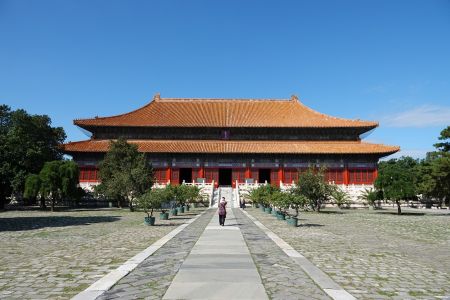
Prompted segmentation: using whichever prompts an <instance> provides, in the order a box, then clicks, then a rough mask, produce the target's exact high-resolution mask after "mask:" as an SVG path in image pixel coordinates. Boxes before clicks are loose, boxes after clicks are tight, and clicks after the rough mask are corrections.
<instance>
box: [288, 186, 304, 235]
mask: <svg viewBox="0 0 450 300" xmlns="http://www.w3.org/2000/svg"><path fill="white" fill-rule="evenodd" d="M285 201H286V205H288V207H290V208H292V209H294V210H295V215H293V216H290V217H289V218H287V219H286V222H287V224H288V225H290V226H293V227H297V226H298V213H299V210H300V208H303V207H305V205H307V203H308V199H307V198H306V197H305V196H303V195H298V194H295V193H289V194H288V195H287V196H286V200H285Z"/></svg>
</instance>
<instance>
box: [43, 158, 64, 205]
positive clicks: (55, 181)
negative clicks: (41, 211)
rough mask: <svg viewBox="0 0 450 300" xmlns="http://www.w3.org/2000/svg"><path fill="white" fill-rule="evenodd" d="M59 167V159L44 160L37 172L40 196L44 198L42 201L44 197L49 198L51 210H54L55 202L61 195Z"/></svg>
mask: <svg viewBox="0 0 450 300" xmlns="http://www.w3.org/2000/svg"><path fill="white" fill-rule="evenodd" d="M60 167H61V162H60V161H50V162H46V163H45V164H44V167H43V168H42V170H41V172H40V173H39V178H40V179H41V190H40V192H41V197H42V198H43V199H44V200H43V201H45V198H50V201H51V209H52V211H54V210H55V203H56V201H57V199H59V198H60V195H61V193H60V191H61V189H60V188H61V177H60V175H61V174H60ZM44 206H45V204H44Z"/></svg>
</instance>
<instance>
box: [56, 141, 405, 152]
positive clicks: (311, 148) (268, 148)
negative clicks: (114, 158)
mask: <svg viewBox="0 0 450 300" xmlns="http://www.w3.org/2000/svg"><path fill="white" fill-rule="evenodd" d="M128 142H129V143H132V144H137V145H138V149H139V151H141V152H146V153H270V154H272V153H273V154H379V155H382V156H385V155H389V154H392V153H395V152H397V151H399V150H400V147H395V146H386V145H382V144H371V143H365V142H360V141H320V142H318V141H229V140H227V141H224V140H128ZM109 143H110V141H109V140H87V141H80V142H72V143H68V144H64V145H63V149H64V151H65V152H67V153H74V152H106V151H108V148H109Z"/></svg>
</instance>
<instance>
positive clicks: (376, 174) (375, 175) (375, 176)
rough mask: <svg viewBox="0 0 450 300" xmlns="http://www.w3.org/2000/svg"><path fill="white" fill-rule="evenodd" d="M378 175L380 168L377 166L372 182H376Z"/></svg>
mask: <svg viewBox="0 0 450 300" xmlns="http://www.w3.org/2000/svg"><path fill="white" fill-rule="evenodd" d="M377 177H378V168H375V169H374V170H373V181H372V184H374V183H375V180H376V179H377Z"/></svg>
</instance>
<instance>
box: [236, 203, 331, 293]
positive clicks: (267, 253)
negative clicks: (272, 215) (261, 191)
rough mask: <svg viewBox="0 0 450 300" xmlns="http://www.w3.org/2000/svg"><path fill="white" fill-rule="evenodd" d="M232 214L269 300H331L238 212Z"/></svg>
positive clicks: (238, 210) (237, 210)
mask: <svg viewBox="0 0 450 300" xmlns="http://www.w3.org/2000/svg"><path fill="white" fill-rule="evenodd" d="M233 211H234V213H235V215H236V219H237V223H238V224H239V228H240V229H241V232H242V235H243V236H244V239H245V241H246V243H247V246H248V248H249V249H250V252H251V254H252V257H253V260H254V262H255V264H256V266H257V268H258V271H259V273H260V275H261V278H262V281H263V284H264V287H265V289H266V292H267V294H268V295H269V297H270V299H330V298H329V297H328V296H327V295H326V294H325V292H324V291H323V290H321V289H320V288H319V287H318V286H317V285H316V284H315V283H314V281H313V280H312V279H311V278H310V277H309V276H308V275H307V274H306V273H305V272H304V271H303V270H302V269H301V268H300V267H299V266H298V265H297V264H296V263H295V262H294V261H293V260H292V259H291V258H290V257H289V256H287V255H286V254H285V253H284V252H283V251H282V250H281V248H280V247H279V246H278V245H276V244H275V243H274V242H273V241H272V240H271V239H270V238H269V237H268V236H267V235H266V234H265V233H264V232H263V231H262V230H261V229H260V228H258V227H257V226H256V225H255V223H253V221H251V220H250V219H249V218H248V217H247V216H245V215H244V214H243V213H242V212H241V210H240V209H234V210H233Z"/></svg>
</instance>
